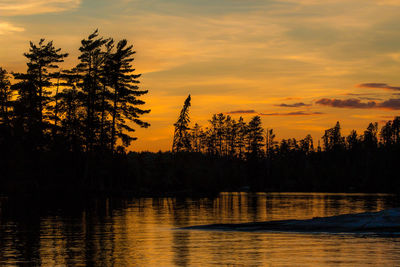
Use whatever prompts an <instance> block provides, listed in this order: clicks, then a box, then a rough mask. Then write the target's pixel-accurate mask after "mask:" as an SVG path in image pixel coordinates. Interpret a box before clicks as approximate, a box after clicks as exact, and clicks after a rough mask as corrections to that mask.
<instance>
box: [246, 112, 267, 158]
mask: <svg viewBox="0 0 400 267" xmlns="http://www.w3.org/2000/svg"><path fill="white" fill-rule="evenodd" d="M263 141H264V129H263V128H262V126H261V117H260V116H254V117H253V118H252V119H251V121H250V122H249V124H248V127H247V153H249V154H250V155H251V156H252V157H259V156H261V155H262V147H263V146H264V145H263Z"/></svg>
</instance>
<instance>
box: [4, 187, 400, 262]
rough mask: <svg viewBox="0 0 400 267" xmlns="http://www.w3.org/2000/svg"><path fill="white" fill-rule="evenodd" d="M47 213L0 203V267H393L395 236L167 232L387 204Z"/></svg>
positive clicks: (220, 201)
mask: <svg viewBox="0 0 400 267" xmlns="http://www.w3.org/2000/svg"><path fill="white" fill-rule="evenodd" d="M46 203H47V204H48V205H46V204H44V203H43V202H41V203H40V204H37V203H35V205H32V203H25V204H21V203H18V204H15V203H14V202H13V201H11V200H9V199H3V200H0V266H8V265H10V266H13V265H21V264H26V265H44V266H86V265H95V266H201V267H205V266H226V265H228V266H368V265H369V266H400V237H399V236H379V235H360V234H358V235H355V234H326V233H325V234H322V233H321V234H315V233H314V234H312V233H307V234H300V233H267V232H251V233H246V232H230V231H196V230H177V229H176V228H178V227H183V226H189V225H201V224H210V223H238V222H254V221H267V220H282V219H307V218H312V217H315V216H331V215H338V214H344V213H356V212H364V211H378V210H382V209H386V208H392V207H396V206H399V204H400V203H399V202H398V199H397V198H396V197H394V196H390V195H368V194H313V193H309V194H306V193H285V194H247V193H224V194H221V195H220V196H219V197H218V198H214V199H211V198H203V199H189V198H186V199H175V198H142V199H101V200H100V199H97V200H85V201H80V200H79V201H73V202H72V203H73V207H71V206H72V204H68V205H65V203H64V204H60V203H51V201H47V202H46ZM34 206H35V207H34Z"/></svg>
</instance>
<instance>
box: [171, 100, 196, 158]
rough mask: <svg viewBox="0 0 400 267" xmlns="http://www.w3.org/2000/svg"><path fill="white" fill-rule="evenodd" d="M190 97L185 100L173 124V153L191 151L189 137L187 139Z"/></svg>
mask: <svg viewBox="0 0 400 267" xmlns="http://www.w3.org/2000/svg"><path fill="white" fill-rule="evenodd" d="M190 100H191V98H190V95H189V96H188V97H187V98H186V100H185V103H184V105H183V108H182V110H181V113H180V114H179V117H178V120H177V121H176V123H175V124H174V126H175V132H174V140H173V144H172V151H173V152H181V151H191V144H190V137H189V130H190V128H189V123H190V118H189V107H190Z"/></svg>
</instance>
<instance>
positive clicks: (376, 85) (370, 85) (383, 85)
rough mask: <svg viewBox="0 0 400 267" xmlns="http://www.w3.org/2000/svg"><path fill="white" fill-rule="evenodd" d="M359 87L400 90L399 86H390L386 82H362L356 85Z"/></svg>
mask: <svg viewBox="0 0 400 267" xmlns="http://www.w3.org/2000/svg"><path fill="white" fill-rule="evenodd" d="M357 87H360V88H378V89H387V90H400V86H390V85H388V84H386V83H362V84H359V85H357Z"/></svg>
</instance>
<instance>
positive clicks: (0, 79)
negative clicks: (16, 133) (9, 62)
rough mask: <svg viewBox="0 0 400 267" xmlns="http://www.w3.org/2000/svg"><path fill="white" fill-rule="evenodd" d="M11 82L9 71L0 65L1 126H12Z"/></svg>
mask: <svg viewBox="0 0 400 267" xmlns="http://www.w3.org/2000/svg"><path fill="white" fill-rule="evenodd" d="M11 97H12V90H11V82H10V79H9V77H8V73H7V71H6V70H5V69H3V68H1V67H0V126H5V127H7V128H8V127H10V120H11V118H10V108H11Z"/></svg>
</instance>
